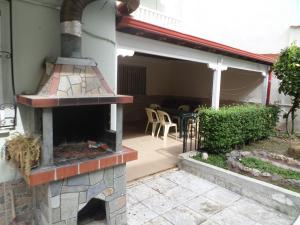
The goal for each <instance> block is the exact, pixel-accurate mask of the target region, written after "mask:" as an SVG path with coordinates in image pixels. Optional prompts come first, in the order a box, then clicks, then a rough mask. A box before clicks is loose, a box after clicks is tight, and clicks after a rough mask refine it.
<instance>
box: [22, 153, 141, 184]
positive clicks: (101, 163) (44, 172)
mask: <svg viewBox="0 0 300 225" xmlns="http://www.w3.org/2000/svg"><path fill="white" fill-rule="evenodd" d="M137 158H138V154H137V151H135V150H133V149H129V148H126V147H123V151H121V152H116V153H113V154H110V155H108V156H104V157H102V158H98V159H90V160H87V161H84V162H78V163H73V164H68V165H65V166H59V167H50V168H47V169H46V168H40V169H39V170H35V171H33V172H32V174H31V175H29V177H27V182H28V184H29V185H30V186H37V185H41V184H46V183H49V182H52V181H56V180H62V179H65V178H68V177H73V176H76V175H79V174H84V173H89V172H93V171H97V170H101V169H105V168H108V167H112V166H116V165H120V164H124V163H126V162H129V161H133V160H136V159H137Z"/></svg>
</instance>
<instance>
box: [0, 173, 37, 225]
mask: <svg viewBox="0 0 300 225" xmlns="http://www.w3.org/2000/svg"><path fill="white" fill-rule="evenodd" d="M11 190H12V192H11ZM11 193H13V195H14V196H13V199H14V205H15V211H16V216H17V221H19V222H25V224H29V225H30V224H31V221H32V190H31V189H30V188H29V186H28V185H27V184H26V182H25V181H24V180H23V179H18V180H15V181H10V182H6V183H1V184H0V225H8V224H10V223H11V221H12V219H13V217H12V196H11Z"/></svg>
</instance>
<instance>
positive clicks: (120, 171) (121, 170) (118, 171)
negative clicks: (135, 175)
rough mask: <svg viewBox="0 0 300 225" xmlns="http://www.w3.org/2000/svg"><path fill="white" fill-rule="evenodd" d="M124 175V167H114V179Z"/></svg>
mask: <svg viewBox="0 0 300 225" xmlns="http://www.w3.org/2000/svg"><path fill="white" fill-rule="evenodd" d="M125 174H126V167H125V165H119V166H115V167H114V178H116V177H121V176H123V175H125Z"/></svg>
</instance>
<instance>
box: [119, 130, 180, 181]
mask: <svg viewBox="0 0 300 225" xmlns="http://www.w3.org/2000/svg"><path fill="white" fill-rule="evenodd" d="M144 129H145V128H144V127H142V128H141V129H140V128H138V129H133V130H129V131H128V130H127V131H126V132H125V133H124V137H123V145H124V146H126V147H129V148H132V149H134V150H136V151H138V160H135V161H132V162H130V163H127V165H126V166H127V180H128V181H132V180H136V179H138V178H141V177H145V176H149V175H151V174H155V173H158V172H160V171H164V170H168V169H171V168H174V167H176V165H177V163H178V160H179V159H178V155H179V154H180V153H182V140H179V139H178V140H175V138H174V136H169V137H168V140H167V142H164V141H163V140H162V139H161V138H156V137H152V136H151V135H150V134H149V133H147V134H145V133H144Z"/></svg>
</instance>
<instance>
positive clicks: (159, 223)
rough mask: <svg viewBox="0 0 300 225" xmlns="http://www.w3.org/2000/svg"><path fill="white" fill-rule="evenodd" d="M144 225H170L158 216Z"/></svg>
mask: <svg viewBox="0 0 300 225" xmlns="http://www.w3.org/2000/svg"><path fill="white" fill-rule="evenodd" d="M145 225H172V224H171V223H170V222H169V221H167V220H166V219H165V218H163V217H161V216H159V217H157V218H155V219H153V220H151V221H149V222H147V223H145Z"/></svg>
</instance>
